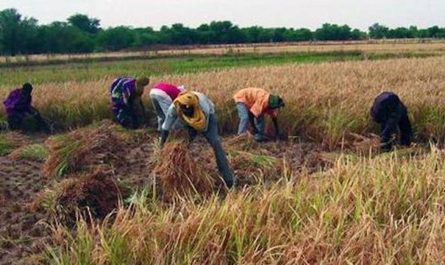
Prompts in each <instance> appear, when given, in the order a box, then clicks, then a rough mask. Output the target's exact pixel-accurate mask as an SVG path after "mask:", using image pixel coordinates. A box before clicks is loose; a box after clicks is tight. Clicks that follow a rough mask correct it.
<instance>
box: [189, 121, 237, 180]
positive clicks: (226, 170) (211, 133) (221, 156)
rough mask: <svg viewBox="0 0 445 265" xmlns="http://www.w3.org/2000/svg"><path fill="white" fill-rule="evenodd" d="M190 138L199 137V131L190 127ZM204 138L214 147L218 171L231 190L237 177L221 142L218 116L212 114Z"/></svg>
mask: <svg viewBox="0 0 445 265" xmlns="http://www.w3.org/2000/svg"><path fill="white" fill-rule="evenodd" d="M188 130H189V134H190V138H191V139H193V138H194V137H195V136H196V135H197V131H196V130H195V129H193V128H191V127H189V126H188ZM203 134H204V137H205V138H206V140H207V142H208V143H209V144H210V145H211V146H212V148H213V152H214V153H215V158H216V165H217V166H218V171H219V173H220V174H221V175H222V177H223V179H224V182H225V183H226V185H227V187H229V188H231V187H232V186H233V185H234V184H235V177H234V175H233V171H232V169H231V168H230V166H229V161H228V160H227V156H226V152H225V151H224V149H223V147H222V145H221V141H220V139H219V135H218V123H217V117H216V114H210V116H209V125H208V127H207V131H205V132H203Z"/></svg>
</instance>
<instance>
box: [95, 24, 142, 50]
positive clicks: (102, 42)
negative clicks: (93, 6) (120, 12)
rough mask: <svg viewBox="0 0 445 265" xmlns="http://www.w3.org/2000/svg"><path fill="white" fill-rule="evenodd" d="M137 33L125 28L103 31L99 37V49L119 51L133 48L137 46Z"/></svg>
mask: <svg viewBox="0 0 445 265" xmlns="http://www.w3.org/2000/svg"><path fill="white" fill-rule="evenodd" d="M135 40H136V35H135V32H134V31H133V30H132V29H131V28H129V27H125V26H119V27H115V28H108V29H106V30H102V31H101V32H100V33H99V36H98V43H99V47H100V48H101V49H102V50H110V51H118V50H123V49H128V48H131V47H133V45H134V44H135Z"/></svg>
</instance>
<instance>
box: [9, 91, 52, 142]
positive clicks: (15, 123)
mask: <svg viewBox="0 0 445 265" xmlns="http://www.w3.org/2000/svg"><path fill="white" fill-rule="evenodd" d="M32 89H33V87H32V85H31V84H30V83H25V84H23V86H22V88H17V89H15V90H13V91H11V93H9V95H8V97H7V98H6V100H5V101H4V102H3V104H4V105H5V109H6V113H7V116H8V126H9V128H10V129H11V130H26V129H27V126H26V124H23V121H24V120H25V118H26V117H31V118H32V119H34V120H35V121H36V123H37V129H38V130H41V131H45V132H46V133H50V132H51V129H50V127H49V125H48V123H47V122H46V121H45V119H43V118H42V116H41V115H40V113H39V111H38V110H37V109H36V108H34V107H33V106H32V105H31V103H32V96H31V93H32Z"/></svg>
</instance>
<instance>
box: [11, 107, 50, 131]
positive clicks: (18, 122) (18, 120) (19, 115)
mask: <svg viewBox="0 0 445 265" xmlns="http://www.w3.org/2000/svg"><path fill="white" fill-rule="evenodd" d="M27 115H30V116H32V118H33V119H34V120H35V121H36V123H37V129H38V130H40V131H45V132H48V133H49V132H50V128H49V126H48V124H47V122H46V121H45V120H44V119H43V118H42V116H41V115H40V113H39V111H38V110H37V109H35V108H31V109H29V110H26V111H12V112H10V113H8V125H9V128H10V129H11V130H22V129H24V128H25V126H24V124H23V120H24V119H25V117H26V116H27Z"/></svg>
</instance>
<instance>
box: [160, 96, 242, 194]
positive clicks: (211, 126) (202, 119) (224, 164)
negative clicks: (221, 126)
mask: <svg viewBox="0 0 445 265" xmlns="http://www.w3.org/2000/svg"><path fill="white" fill-rule="evenodd" d="M177 118H179V120H180V121H182V123H184V126H185V127H186V128H187V129H188V132H189V136H190V141H193V139H194V138H195V137H196V136H197V134H198V133H202V134H203V135H204V137H205V138H206V139H207V141H208V142H209V144H210V145H211V146H212V148H213V151H214V153H215V158H216V164H217V166H218V171H219V172H220V174H221V175H222V177H223V179H224V182H225V184H226V185H227V187H228V188H231V187H233V185H234V182H235V178H234V175H233V172H232V169H231V168H230V166H229V161H228V160H227V156H226V153H225V152H224V150H223V148H222V145H221V142H220V140H219V135H218V124H217V117H216V113H215V107H214V105H213V102H212V101H211V100H210V99H209V98H208V97H207V96H206V95H204V94H202V93H199V92H194V91H193V92H192V91H184V92H181V93H180V94H179V95H178V97H177V98H176V99H175V100H174V101H173V104H171V105H170V107H169V108H168V110H167V115H166V118H165V121H164V123H163V124H162V131H161V139H160V144H161V147H162V146H163V145H164V143H165V141H166V140H167V138H168V134H169V131H170V130H171V129H172V127H173V125H174V123H175V121H176V119H177Z"/></svg>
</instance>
